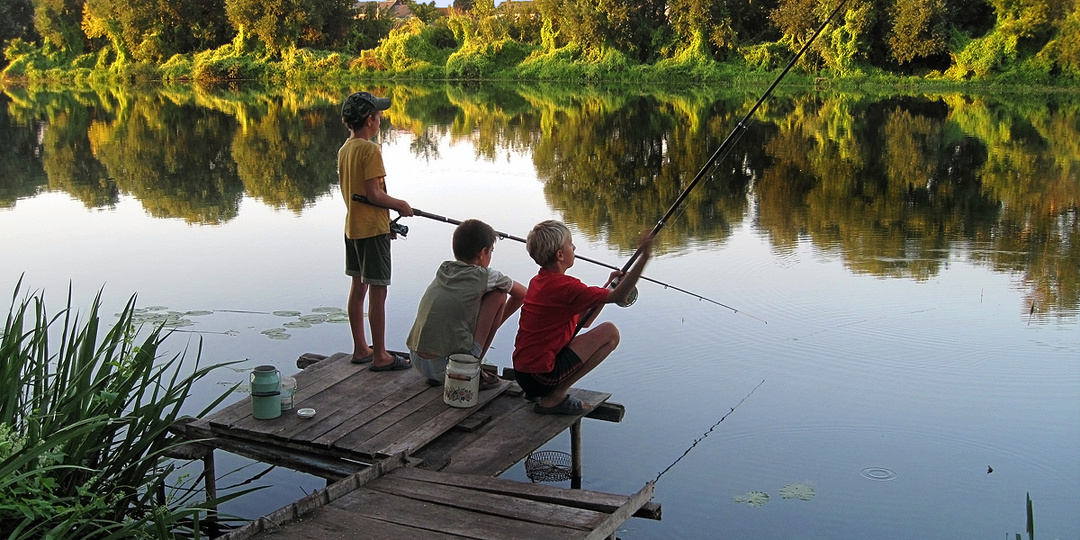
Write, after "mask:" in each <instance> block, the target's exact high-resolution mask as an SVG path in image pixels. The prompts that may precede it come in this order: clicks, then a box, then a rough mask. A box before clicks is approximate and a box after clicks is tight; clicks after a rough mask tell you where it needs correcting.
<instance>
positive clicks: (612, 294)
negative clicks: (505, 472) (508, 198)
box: [513, 220, 653, 414]
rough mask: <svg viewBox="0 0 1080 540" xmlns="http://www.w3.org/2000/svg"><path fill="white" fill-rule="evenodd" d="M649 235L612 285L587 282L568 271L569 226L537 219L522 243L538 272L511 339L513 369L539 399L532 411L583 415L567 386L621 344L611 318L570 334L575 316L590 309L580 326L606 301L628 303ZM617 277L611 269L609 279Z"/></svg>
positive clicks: (570, 253) (585, 408)
mask: <svg viewBox="0 0 1080 540" xmlns="http://www.w3.org/2000/svg"><path fill="white" fill-rule="evenodd" d="M652 241H653V237H652V236H651V235H648V236H645V237H644V238H643V239H642V241H641V246H640V251H641V255H640V256H639V257H638V259H637V260H636V261H635V262H634V265H633V266H632V267H631V268H630V271H629V272H627V273H626V275H625V276H622V277H621V279H619V280H618V285H616V286H615V288H614V289H608V288H607V287H590V286H588V285H585V284H584V283H582V282H581V280H579V279H577V278H575V277H573V276H568V275H566V271H567V270H568V269H569V268H570V267H571V266H574V249H575V247H574V243H573V242H572V241H571V238H570V229H568V228H566V225H564V224H562V223H561V222H559V221H554V220H549V221H544V222H541V223H539V224H537V225H536V226H535V227H533V230H532V231H531V232H530V233H529V236H528V238H526V240H525V247H526V249H528V251H529V256H530V257H532V259H533V260H534V261H536V264H539V265H540V271H539V273H537V274H536V277H534V278H533V279H532V281H530V282H529V289H528V292H527V293H526V294H525V303H524V305H523V306H522V307H521V317H520V319H519V322H518V333H517V339H516V340H515V342H514V355H513V360H514V373H515V374H516V377H517V381H518V384H519V385H521V388H522V390H524V391H525V394H526V395H527V396H529V397H530V398H539V402H538V403H537V404H536V408H535V410H536V412H538V413H542V414H583V413H585V412H587V411H588V410H589V409H591V408H592V405H591V404H589V403H583V402H582V401H581V400H579V399H577V398H574V397H571V396H569V395H567V393H566V392H567V390H569V389H570V387H571V386H573V385H574V383H576V382H577V381H579V380H581V378H582V377H584V376H585V374H586V373H588V372H590V371H592V369H593V368H595V367H596V366H598V365H599V364H600V362H602V361H603V360H604V358H607V356H608V355H609V354H611V351H613V350H615V347H617V346H618V345H619V329H618V328H616V327H615V325H614V324H613V323H611V322H605V323H602V324H600V325H598V326H597V327H596V328H593V329H591V330H588V331H586V332H582V333H581V334H579V335H577V336H574V331H575V330H576V329H577V325H578V320H579V318H580V317H581V316H582V315H584V314H586V313H587V312H588V311H589V310H590V309H591V310H593V311H592V313H591V315H589V319H588V320H586V321H585V322H584V324H583V325H582V326H583V327H588V326H589V325H590V324H591V323H592V322H593V320H595V319H596V316H597V315H598V314H599V313H600V308H602V307H603V305H604V304H611V303H619V304H623V303H626V301H627V299H628V298H629V297H630V293H631V291H633V289H634V285H635V284H636V283H637V281H638V278H639V277H641V271H642V270H643V269H644V268H645V263H646V262H647V261H648V260H649V255H650V252H651V249H652ZM619 276H620V272H619V271H615V272H612V274H611V278H610V279H609V280H608V282H609V283H611V282H613V281H614V280H615V279H616V278H618V277H619Z"/></svg>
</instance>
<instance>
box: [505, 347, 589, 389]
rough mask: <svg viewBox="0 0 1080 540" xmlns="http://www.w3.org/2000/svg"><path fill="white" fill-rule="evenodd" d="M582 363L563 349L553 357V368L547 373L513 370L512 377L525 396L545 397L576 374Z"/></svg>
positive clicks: (567, 349) (574, 355)
mask: <svg viewBox="0 0 1080 540" xmlns="http://www.w3.org/2000/svg"><path fill="white" fill-rule="evenodd" d="M584 365H585V364H584V362H582V361H581V358H579V357H578V355H577V353H575V352H574V351H573V350H571V349H570V347H563V348H562V350H561V351H559V353H558V354H556V355H555V367H554V368H553V369H552V370H551V371H550V372H548V373H522V372H520V371H518V370H514V377H515V378H516V379H517V382H518V385H519V386H521V389H522V390H524V391H525V395H527V396H532V397H545V396H549V395H551V393H552V392H554V391H555V388H556V387H557V386H559V384H560V383H562V382H563V381H565V380H566V379H567V378H568V377H570V376H571V375H573V374H574V373H577V371H578V370H579V369H581V367H582V366H584Z"/></svg>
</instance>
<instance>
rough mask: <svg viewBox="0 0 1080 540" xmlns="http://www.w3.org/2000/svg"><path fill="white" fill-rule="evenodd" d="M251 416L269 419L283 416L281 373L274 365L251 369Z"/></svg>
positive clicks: (258, 418)
mask: <svg viewBox="0 0 1080 540" xmlns="http://www.w3.org/2000/svg"><path fill="white" fill-rule="evenodd" d="M249 384H250V385H251V416H253V417H255V419H257V420H269V419H271V418H277V417H279V416H281V397H280V396H281V373H279V372H278V370H277V368H275V367H274V366H257V367H256V368H255V369H253V370H251V377H250V380H249Z"/></svg>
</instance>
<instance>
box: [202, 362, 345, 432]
mask: <svg viewBox="0 0 1080 540" xmlns="http://www.w3.org/2000/svg"><path fill="white" fill-rule="evenodd" d="M349 358H351V357H350V356H349V355H347V354H344V353H337V354H334V355H331V356H330V357H328V358H327V359H326V360H325V361H323V362H320V363H319V364H317V365H315V366H312V367H311V368H310V370H305V371H301V372H300V373H298V374H296V376H298V377H300V378H301V379H302V380H303V381H304V385H303V386H300V381H299V380H298V382H297V385H298V386H299V391H298V394H299V397H300V399H303V398H304V397H305V396H307V395H308V394H315V393H318V392H319V391H320V390H319V388H320V387H321V386H320V385H321V383H319V382H318V381H320V380H322V376H321V374H320V375H318V376H317V375H316V373H319V372H321V371H323V370H326V369H333V368H340V367H341V366H342V365H346V366H348V365H351V364H349V363H348V360H349ZM357 367H359V366H357ZM309 377H310V378H309ZM294 401H295V400H294ZM210 418H211V424H210V425H211V426H219V427H228V426H231V425H233V424H235V423H237V422H239V421H241V420H243V419H245V418H251V398H245V399H241V400H239V401H237V402H236V403H233V404H232V405H229V406H228V407H226V408H224V409H222V410H220V411H218V412H216V413H214V414H213V415H212V416H211V417H210Z"/></svg>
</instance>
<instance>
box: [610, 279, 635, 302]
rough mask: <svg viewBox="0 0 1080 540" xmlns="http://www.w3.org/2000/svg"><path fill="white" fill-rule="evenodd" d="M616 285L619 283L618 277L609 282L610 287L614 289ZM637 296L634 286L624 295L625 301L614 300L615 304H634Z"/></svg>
mask: <svg viewBox="0 0 1080 540" xmlns="http://www.w3.org/2000/svg"><path fill="white" fill-rule="evenodd" d="M618 285H619V280H618V279H616V280H614V281H612V282H611V288H612V289H614V288H615V287H617V286H618ZM637 297H638V292H637V287H636V286H635V287H634V288H632V289H630V294H629V295H627V296H626V301H625V302H615V305H616V306H619V307H630V306H632V305H634V302H637Z"/></svg>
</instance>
